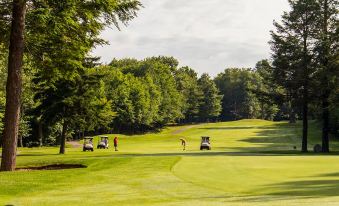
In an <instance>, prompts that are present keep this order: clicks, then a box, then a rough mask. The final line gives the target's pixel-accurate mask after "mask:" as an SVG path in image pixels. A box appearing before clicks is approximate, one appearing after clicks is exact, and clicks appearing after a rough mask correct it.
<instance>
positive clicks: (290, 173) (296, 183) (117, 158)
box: [0, 120, 339, 206]
mask: <svg viewBox="0 0 339 206" xmlns="http://www.w3.org/2000/svg"><path fill="white" fill-rule="evenodd" d="M299 128H300V125H289V124H288V123H284V122H282V123H273V122H268V121H261V120H242V121H237V122H228V123H216V124H203V125H194V126H183V127H170V128H167V129H165V130H163V131H162V132H160V133H157V134H147V135H136V136H124V135H118V137H119V140H120V141H119V143H120V146H119V152H114V151H113V149H112V148H110V149H108V150H95V151H94V152H93V153H92V152H82V151H81V148H67V154H66V155H57V153H58V148H56V147H55V148H38V149H27V148H25V149H19V151H20V155H19V156H18V166H19V167H25V166H39V165H48V164H54V163H73V164H84V165H86V166H88V167H87V168H85V169H69V170H58V171H50V170H45V171H17V172H13V173H0V205H65V206H66V205H95V204H97V205H99V204H100V205H337V202H339V197H337V196H339V157H338V156H337V155H336V153H334V154H332V155H315V154H312V153H310V154H301V153H299V149H300V137H301V134H300V129H299ZM310 134H311V138H310V150H311V149H312V146H313V145H314V144H315V143H320V141H321V140H320V133H319V131H318V130H317V129H316V127H315V124H314V123H312V129H311V131H310ZM113 136H114V135H110V137H111V139H110V140H111V142H112V139H113ZM200 136H210V137H211V140H212V147H213V148H212V150H211V151H203V152H201V151H199V143H200ZM181 137H184V138H186V140H187V141H188V146H187V151H182V148H181V146H180V141H179V139H180V138H181ZM96 142H97V141H95V143H96ZM294 147H297V150H295V149H294ZM338 147H339V145H338V143H337V142H335V143H334V144H332V149H336V148H338Z"/></svg>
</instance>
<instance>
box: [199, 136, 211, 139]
mask: <svg viewBox="0 0 339 206" xmlns="http://www.w3.org/2000/svg"><path fill="white" fill-rule="evenodd" d="M201 138H203V139H206V138H210V137H207V136H202V137H201Z"/></svg>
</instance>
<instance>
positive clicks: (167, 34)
mask: <svg viewBox="0 0 339 206" xmlns="http://www.w3.org/2000/svg"><path fill="white" fill-rule="evenodd" d="M141 2H142V4H143V6H144V8H142V9H141V10H140V11H139V12H138V17H137V18H135V19H134V20H132V21H131V22H130V23H129V25H128V26H127V27H122V28H121V31H118V30H117V29H115V28H107V29H106V30H105V31H104V32H103V33H102V34H101V37H102V38H103V39H105V40H107V41H108V42H109V45H105V46H99V47H97V48H96V49H94V50H93V54H94V55H96V56H100V57H101V61H102V62H103V63H109V62H110V61H111V60H112V59H113V58H118V59H121V58H126V57H129V58H136V59H144V58H146V57H151V56H159V55H163V56H173V57H175V58H176V59H178V60H179V62H180V66H189V67H191V68H193V69H194V70H196V71H197V72H198V73H199V74H202V73H209V74H210V75H211V76H216V75H217V74H218V73H220V72H222V71H224V70H225V69H226V68H231V67H246V68H253V67H254V66H255V64H256V62H258V61H259V60H261V59H265V58H269V57H270V47H269V44H268V41H269V40H270V31H271V30H272V29H274V27H273V20H278V21H279V20H280V17H281V15H282V13H283V11H287V10H288V8H289V7H288V3H287V0H141Z"/></svg>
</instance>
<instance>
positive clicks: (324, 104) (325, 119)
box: [322, 94, 330, 153]
mask: <svg viewBox="0 0 339 206" xmlns="http://www.w3.org/2000/svg"><path fill="white" fill-rule="evenodd" d="M324 96H328V95H326V94H325V95H324ZM329 106H330V104H329V101H328V97H323V100H322V110H323V131H322V132H323V133H322V152H324V153H328V152H330V148H329V137H328V133H329V116H330V114H329Z"/></svg>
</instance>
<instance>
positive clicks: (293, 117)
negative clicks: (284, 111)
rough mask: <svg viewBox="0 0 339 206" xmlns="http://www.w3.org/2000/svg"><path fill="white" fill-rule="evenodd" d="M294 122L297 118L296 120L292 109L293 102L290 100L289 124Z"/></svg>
mask: <svg viewBox="0 0 339 206" xmlns="http://www.w3.org/2000/svg"><path fill="white" fill-rule="evenodd" d="M295 123H297V120H296V115H295V111H294V104H293V103H292V101H291V102H290V124H295Z"/></svg>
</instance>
